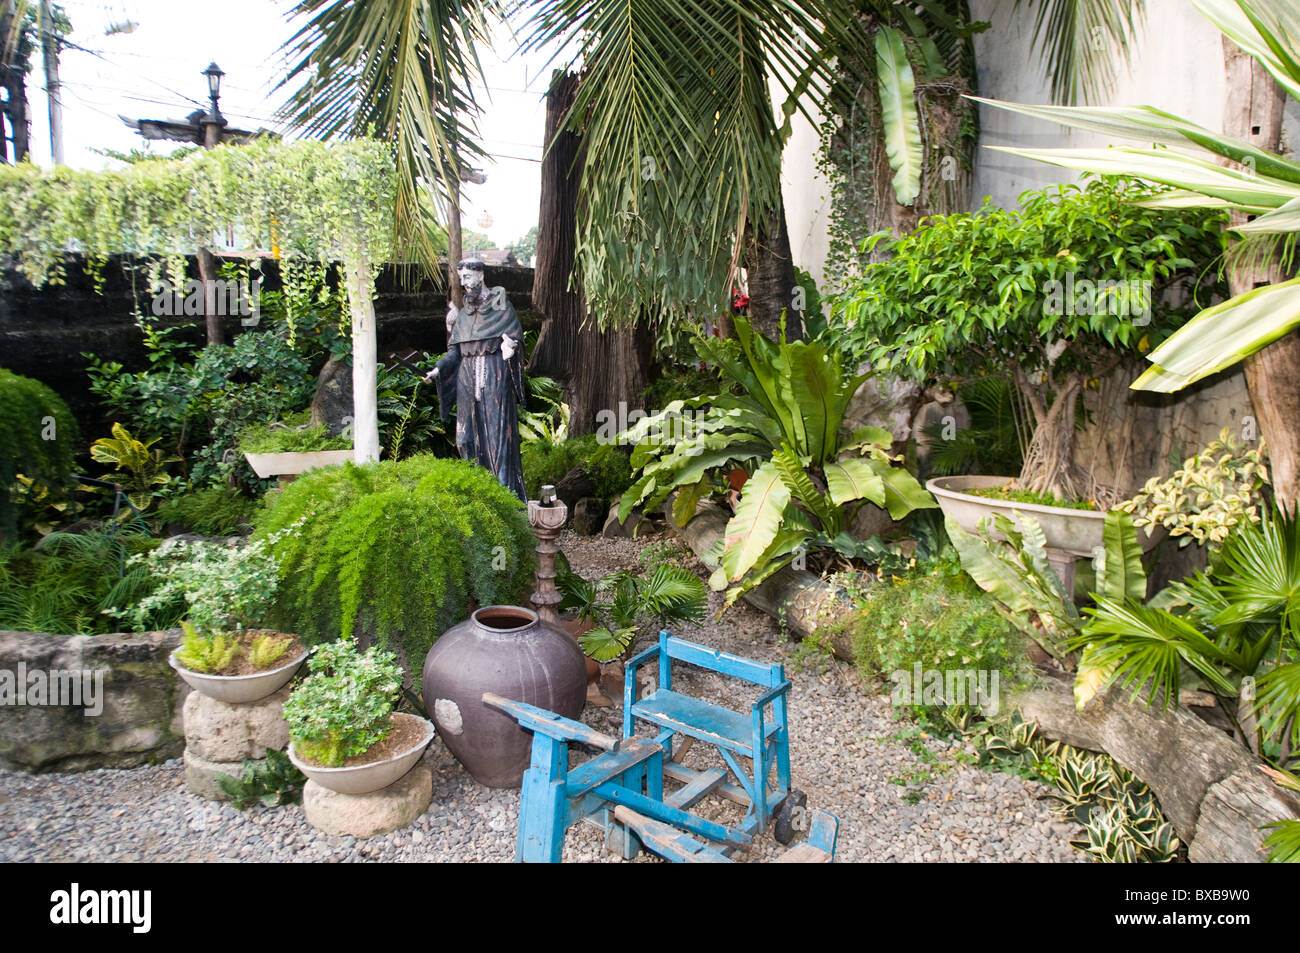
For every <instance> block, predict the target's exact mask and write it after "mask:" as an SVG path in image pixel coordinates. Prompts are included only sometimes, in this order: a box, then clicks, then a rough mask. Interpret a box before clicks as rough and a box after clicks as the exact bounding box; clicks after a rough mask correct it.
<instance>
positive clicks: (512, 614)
mask: <svg viewBox="0 0 1300 953" xmlns="http://www.w3.org/2000/svg"><path fill="white" fill-rule="evenodd" d="M470 619H472V620H473V622H474V624H475V625H477V626H478V627H479V628H482V629H485V630H486V631H488V632H492V633H497V634H500V635H510V634H512V633H517V632H524V631H526V630H528V629H530V628H532V627H533V626H536V625H537V624H538V623H540V622H541V617H540V616H538V614H537V613H536V612H534V611H533V610H532V609H526V608H524V607H523V606H509V605H496V606H483V607H482V608H480V609H476V610H474V612H473V613H472V614H471V615H470ZM494 622H496V623H501V622H510V623H513V624H505V625H502V624H494Z"/></svg>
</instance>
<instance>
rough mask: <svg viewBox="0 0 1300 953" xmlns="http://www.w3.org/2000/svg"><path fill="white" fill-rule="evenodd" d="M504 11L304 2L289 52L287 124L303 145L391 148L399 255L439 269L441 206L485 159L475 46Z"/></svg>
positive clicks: (397, 1) (485, 5)
mask: <svg viewBox="0 0 1300 953" xmlns="http://www.w3.org/2000/svg"><path fill="white" fill-rule="evenodd" d="M496 10H498V5H497V4H496V3H494V2H493V0H366V2H364V3H357V2H352V0H301V2H299V3H298V5H297V6H296V7H294V8H293V11H292V14H291V15H292V16H293V17H294V18H295V20H296V21H297V22H298V23H299V24H300V26H299V28H298V30H297V32H296V33H295V34H294V35H293V36H292V37H291V38H290V39H289V41H288V42H286V43H285V44H284V46H283V47H282V48H281V53H282V54H283V55H284V56H285V58H286V61H287V64H288V65H287V67H286V73H285V75H284V77H283V78H282V79H281V81H280V82H279V84H278V85H277V87H276V88H277V89H279V88H281V87H284V86H290V87H294V88H292V91H291V92H290V95H289V98H288V99H287V100H286V102H285V104H284V106H283V107H282V108H281V110H280V112H279V118H280V119H282V120H283V121H285V122H286V123H288V124H289V126H290V127H291V128H293V129H295V130H296V131H298V132H299V133H300V134H302V135H304V136H309V137H319V138H338V137H342V138H355V137H360V136H376V137H379V138H382V139H385V140H387V141H388V142H390V143H392V144H393V148H394V152H395V158H396V163H397V172H398V176H397V197H396V210H395V222H394V225H395V230H396V237H397V238H398V247H399V248H404V249H405V250H406V251H408V252H412V253H414V254H416V255H417V256H418V257H419V258H420V260H422V261H424V262H425V263H427V264H430V265H432V264H433V263H435V261H436V253H435V252H434V249H433V247H432V233H433V232H434V231H436V229H434V228H431V226H432V224H433V223H434V222H435V221H436V216H437V214H438V212H439V211H440V209H439V208H438V206H439V204H441V203H440V202H439V201H438V199H442V200H444V201H445V200H446V199H447V198H448V197H450V196H451V195H452V194H453V190H455V189H457V188H458V187H459V183H460V180H461V178H462V177H463V174H464V173H465V172H466V171H467V169H468V168H469V166H470V164H471V163H472V162H473V161H475V160H476V159H480V158H482V157H483V156H484V153H483V150H482V148H481V147H480V146H479V145H478V144H477V143H476V142H475V126H474V121H475V118H476V116H477V114H478V106H477V104H476V102H475V100H474V95H473V87H474V85H475V84H476V83H481V82H482V70H481V68H480V64H479V62H478V58H477V54H476V53H475V44H476V43H477V42H480V41H482V40H484V39H486V37H487V14H488V13H489V12H493V11H496ZM295 84H296V85H295ZM431 196H433V197H434V200H433V201H430V197H431Z"/></svg>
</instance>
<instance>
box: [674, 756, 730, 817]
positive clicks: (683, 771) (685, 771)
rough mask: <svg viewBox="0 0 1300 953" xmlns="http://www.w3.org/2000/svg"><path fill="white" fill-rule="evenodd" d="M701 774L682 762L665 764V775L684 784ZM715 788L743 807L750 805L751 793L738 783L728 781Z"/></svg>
mask: <svg viewBox="0 0 1300 953" xmlns="http://www.w3.org/2000/svg"><path fill="white" fill-rule="evenodd" d="M699 775H700V772H699V771H696V770H695V769H694V768H688V767H686V766H684V765H680V764H673V763H672V762H667V763H665V764H664V777H666V778H672V779H673V780H674V781H681V782H682V783H683V784H690V783H691V782H692V781H694V780H695V779H696V778H697V777H699ZM714 790H715V791H716V793H717V794H718V796H719V797H724V798H726V799H727V800H728V801H731V802H733V803H735V804H740V805H742V806H743V807H749V795H748V794H747V793H745V789H744V788H742V787H741V786H740V785H738V784H732V783H731V782H729V781H728V782H725V783H723V784H719V785H718V786H717V787H716V788H715V789H714Z"/></svg>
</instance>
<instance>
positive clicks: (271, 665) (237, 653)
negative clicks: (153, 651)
mask: <svg viewBox="0 0 1300 953" xmlns="http://www.w3.org/2000/svg"><path fill="white" fill-rule="evenodd" d="M181 628H182V629H183V630H184V632H185V637H184V639H183V640H182V642H181V645H180V648H178V649H176V650H175V651H174V652H172V653H171V655H170V656H168V659H167V660H168V662H169V663H170V664H171V667H172V668H173V669H175V671H176V674H177V675H179V676H180V677H181V678H182V679H184V680H185V682H186V683H188V684H189V685H190V687H191V688H193V689H194V690H195V691H196V692H199V693H201V694H203V695H207V696H208V697H209V698H215V699H216V700H217V701H223V702H226V703H228V704H231V705H242V704H247V703H248V702H254V701H257V700H258V699H261V698H266V697H267V696H268V695H273V694H275V693H276V692H278V691H279V690H280V689H281V688H282V687H284V685H285V684H286V683H287V682H288V681H289V679H291V678H293V675H294V673H295V672H296V671H298V667H299V666H300V665H302V663H303V659H305V658H306V657H307V650H306V649H305V648H304V647H303V646H302V644H301V643H300V642H299V641H298V637H297V636H296V635H290V634H288V633H284V632H275V631H273V630H271V629H236V630H233V631H218V632H200V631H199V630H198V629H197V628H195V627H194V625H193V623H191V622H189V621H188V620H186V621H183V622H181Z"/></svg>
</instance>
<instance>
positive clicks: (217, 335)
mask: <svg viewBox="0 0 1300 953" xmlns="http://www.w3.org/2000/svg"><path fill="white" fill-rule="evenodd" d="M198 259H199V282H200V284H202V285H203V315H204V323H205V324H206V325H207V330H208V346H209V347H211V346H212V345H214V344H225V343H226V341H225V337H224V335H223V334H222V333H221V315H220V314H218V313H217V299H218V295H217V285H216V280H217V259H216V258H215V257H214V256H213V254H212V252H210V251H208V250H207V249H206V248H200V249H199V254H198Z"/></svg>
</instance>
